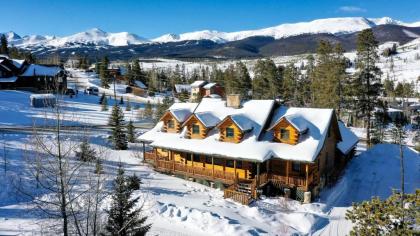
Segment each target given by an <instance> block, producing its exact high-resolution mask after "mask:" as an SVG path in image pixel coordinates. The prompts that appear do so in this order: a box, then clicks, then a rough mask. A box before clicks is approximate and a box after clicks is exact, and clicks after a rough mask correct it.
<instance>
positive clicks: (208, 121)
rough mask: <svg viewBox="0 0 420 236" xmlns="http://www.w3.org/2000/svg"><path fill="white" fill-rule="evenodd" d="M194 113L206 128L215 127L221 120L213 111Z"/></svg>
mask: <svg viewBox="0 0 420 236" xmlns="http://www.w3.org/2000/svg"><path fill="white" fill-rule="evenodd" d="M194 115H195V117H197V119H198V120H200V122H201V123H202V124H203V125H204V126H206V128H213V127H215V126H216V125H217V124H218V123H219V122H220V119H219V118H217V117H216V116H215V115H213V114H212V113H211V112H197V113H195V114H194Z"/></svg>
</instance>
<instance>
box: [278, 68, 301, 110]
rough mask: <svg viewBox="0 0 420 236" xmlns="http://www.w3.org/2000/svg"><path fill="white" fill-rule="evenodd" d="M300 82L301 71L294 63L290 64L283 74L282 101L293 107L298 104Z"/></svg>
mask: <svg viewBox="0 0 420 236" xmlns="http://www.w3.org/2000/svg"><path fill="white" fill-rule="evenodd" d="M298 80H299V71H298V68H296V67H295V65H294V64H293V63H289V64H288V65H287V66H286V67H285V68H284V72H283V83H282V91H283V92H282V99H284V100H285V101H288V102H290V103H291V104H293V105H297V104H298V101H297V100H298V94H297V90H298V88H297V82H298Z"/></svg>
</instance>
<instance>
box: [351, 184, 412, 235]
mask: <svg viewBox="0 0 420 236" xmlns="http://www.w3.org/2000/svg"><path fill="white" fill-rule="evenodd" d="M419 196H420V190H419V189H417V190H416V193H414V194H404V199H406V203H409V204H406V205H405V206H404V207H401V196H400V194H399V193H397V192H394V193H393V194H392V195H391V196H390V197H389V198H388V199H385V200H381V199H380V198H379V197H373V198H372V200H370V201H363V202H361V203H353V207H352V208H351V210H348V211H347V213H346V219H347V220H350V221H351V222H352V223H353V229H352V231H351V232H350V235H352V236H364V235H401V236H402V235H418V234H419V233H420V232H419V230H418V227H416V225H418V224H419V217H418V210H419V207H420V206H419Z"/></svg>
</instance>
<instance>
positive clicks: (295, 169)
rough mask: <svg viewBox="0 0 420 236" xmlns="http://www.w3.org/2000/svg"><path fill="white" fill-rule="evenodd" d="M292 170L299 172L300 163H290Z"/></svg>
mask: <svg viewBox="0 0 420 236" xmlns="http://www.w3.org/2000/svg"><path fill="white" fill-rule="evenodd" d="M292 170H293V171H295V172H300V163H299V162H293V163H292Z"/></svg>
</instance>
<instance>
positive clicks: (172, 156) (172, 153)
mask: <svg viewBox="0 0 420 236" xmlns="http://www.w3.org/2000/svg"><path fill="white" fill-rule="evenodd" d="M171 158H172V169H173V171H174V172H175V158H174V152H173V151H171Z"/></svg>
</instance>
